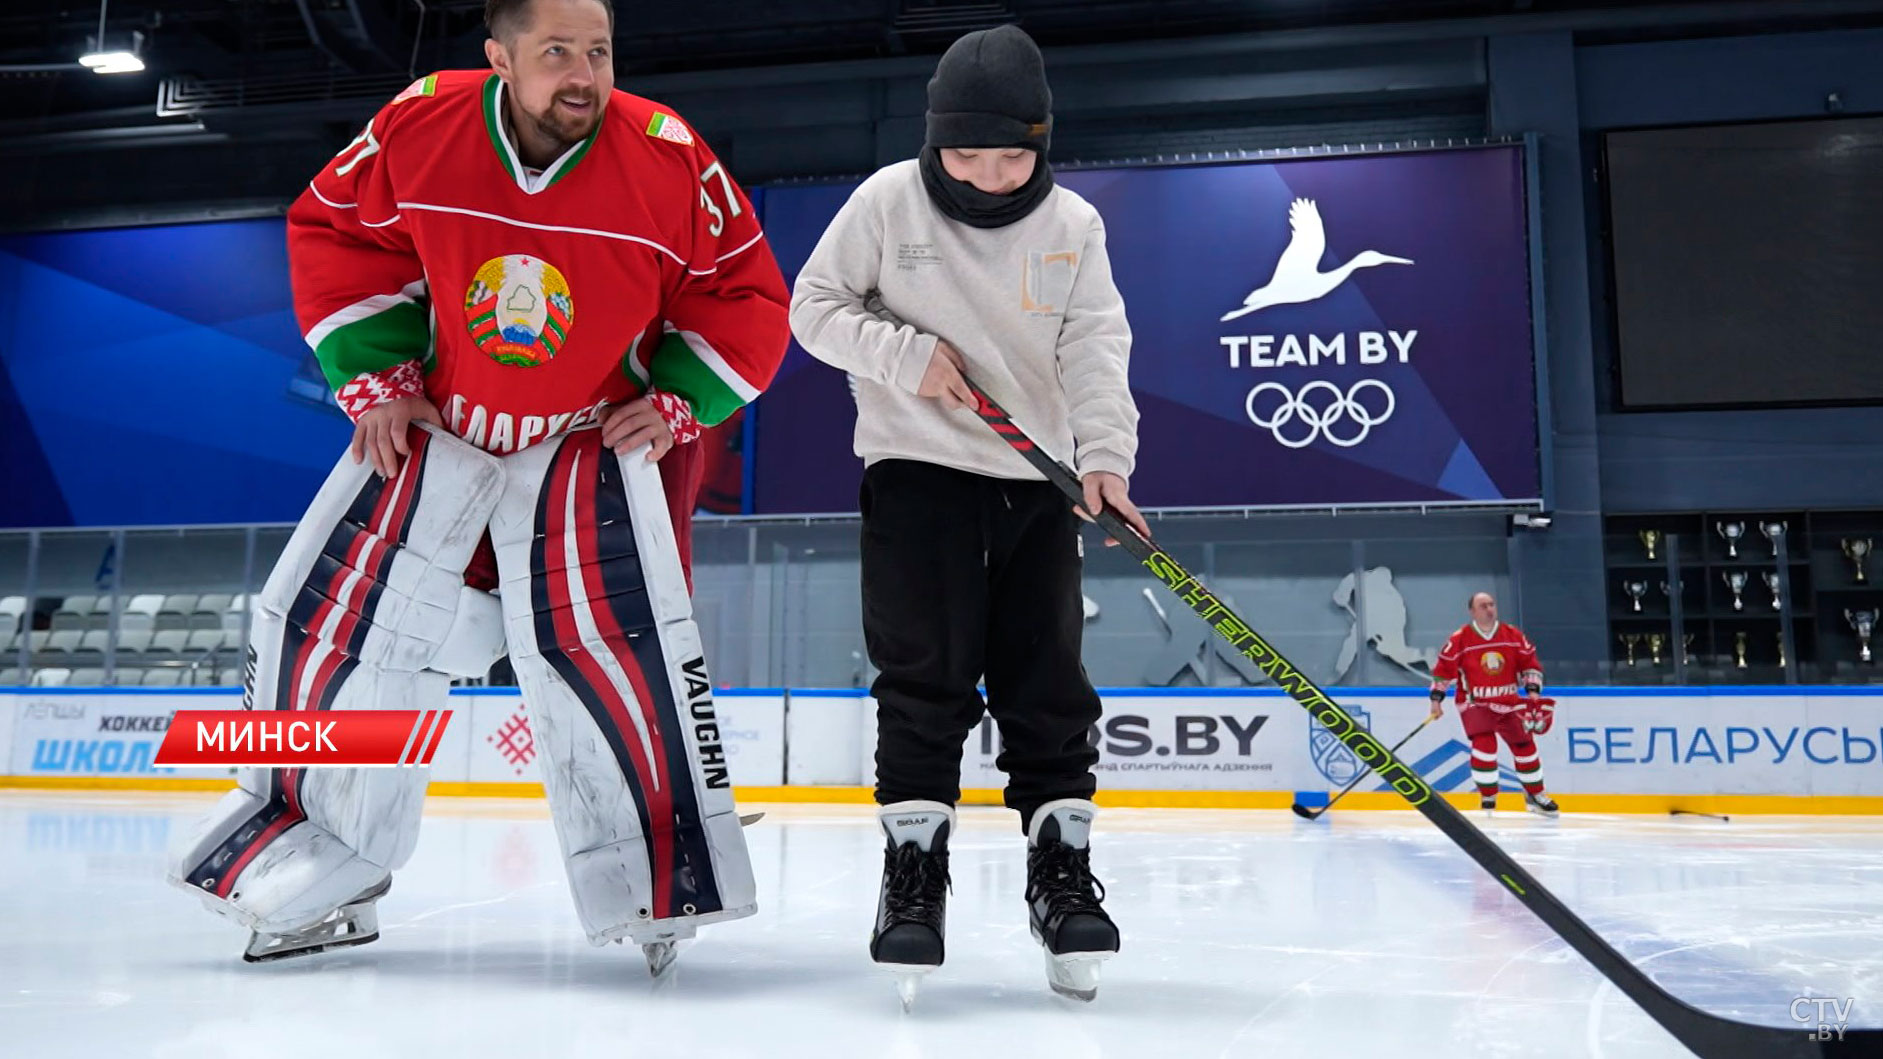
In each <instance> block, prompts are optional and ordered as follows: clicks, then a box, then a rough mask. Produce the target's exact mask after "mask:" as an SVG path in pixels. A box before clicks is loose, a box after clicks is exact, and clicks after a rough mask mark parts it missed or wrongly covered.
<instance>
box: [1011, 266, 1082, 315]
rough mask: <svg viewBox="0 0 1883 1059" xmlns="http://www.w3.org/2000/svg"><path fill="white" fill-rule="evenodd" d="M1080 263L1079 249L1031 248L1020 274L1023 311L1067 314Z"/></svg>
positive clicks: (1026, 312) (1031, 313) (1029, 313)
mask: <svg viewBox="0 0 1883 1059" xmlns="http://www.w3.org/2000/svg"><path fill="white" fill-rule="evenodd" d="M1078 267H1079V252H1078V251H1076V250H1053V251H1047V250H1029V251H1027V255H1026V272H1025V273H1024V274H1022V275H1021V277H1020V311H1021V312H1023V313H1025V314H1026V315H1028V316H1064V315H1066V302H1067V301H1069V300H1071V298H1072V277H1073V275H1074V274H1075V272H1076V271H1077V269H1078Z"/></svg>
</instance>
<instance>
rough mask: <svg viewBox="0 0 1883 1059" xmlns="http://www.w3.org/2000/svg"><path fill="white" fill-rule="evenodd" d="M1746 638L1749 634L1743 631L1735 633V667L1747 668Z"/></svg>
mask: <svg viewBox="0 0 1883 1059" xmlns="http://www.w3.org/2000/svg"><path fill="white" fill-rule="evenodd" d="M1746 639H1747V636H1746V634H1745V633H1743V632H1736V633H1734V634H1733V668H1735V669H1745V668H1746Z"/></svg>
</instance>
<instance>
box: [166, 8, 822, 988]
mask: <svg viewBox="0 0 1883 1059" xmlns="http://www.w3.org/2000/svg"><path fill="white" fill-rule="evenodd" d="M485 21H486V24H487V25H488V27H489V29H490V34H491V36H490V40H489V41H488V42H487V43H486V45H485V54H486V56H487V57H488V59H489V60H490V66H491V68H490V69H489V70H458V71H446V72H443V73H437V74H433V75H431V76H429V77H424V78H421V79H419V80H418V81H416V82H414V83H413V84H412V85H411V86H410V87H409V88H407V89H406V90H405V91H403V92H401V93H399V95H398V96H397V97H395V98H394V99H393V100H392V101H391V102H389V103H387V104H386V105H385V106H384V107H383V108H381V109H380V111H379V113H377V114H376V115H374V117H373V119H372V120H371V121H370V122H368V123H367V125H366V128H365V129H363V130H362V131H361V133H360V135H359V136H358V137H357V138H356V139H354V141H353V142H352V143H350V144H348V145H347V146H346V147H345V148H344V149H343V150H342V151H341V152H340V154H339V156H338V157H336V158H335V159H334V160H333V161H332V162H330V163H329V164H328V165H326V166H324V167H322V169H321V171H320V172H319V173H317V174H315V176H314V179H313V181H312V182H311V183H310V184H309V185H308V189H307V191H306V193H305V194H303V195H302V196H301V197H300V199H298V200H297V201H296V202H295V203H294V206H293V207H292V208H291V209H290V210H289V212H288V224H287V230H288V258H289V265H290V275H291V279H292V281H293V286H294V302H295V310H296V314H297V316H298V317H299V320H300V323H301V326H302V328H303V330H304V333H305V336H306V339H307V342H308V344H309V345H310V346H312V347H313V349H314V353H315V356H316V357H317V358H318V359H319V361H320V364H321V368H322V370H323V371H324V372H325V374H326V377H327V381H328V383H329V384H330V385H332V386H333V389H334V396H335V398H336V400H337V401H338V403H339V404H340V407H341V408H342V409H344V410H345V411H346V413H347V414H348V415H349V416H351V417H352V418H353V420H354V422H355V424H356V428H355V434H354V439H353V447H352V453H351V455H350V458H349V457H343V458H342V459H341V461H340V464H339V466H338V467H336V468H335V469H334V472H333V473H332V475H330V476H329V477H328V479H327V483H326V485H325V486H323V487H322V489H321V491H320V493H319V495H317V496H316V497H315V498H314V500H313V503H312V504H311V505H310V506H309V508H308V511H307V514H306V515H305V516H304V517H303V518H302V519H301V522H300V524H299V526H298V527H297V528H296V530H295V533H294V536H293V537H292V538H291V539H290V540H289V542H288V545H287V547H286V548H285V549H284V550H283V552H282V555H281V558H280V561H279V562H278V563H277V564H276V566H275V569H274V572H273V573H272V574H271V575H270V576H269V578H268V583H267V586H266V587H265V588H264V590H263V591H262V593H261V594H260V595H259V596H258V597H257V599H256V603H255V614H254V621H253V633H252V635H251V637H250V642H249V650H248V667H247V669H248V677H247V680H246V687H245V695H244V705H245V706H246V707H248V708H252V709H262V710H331V709H373V708H381V709H394V708H396V709H420V708H429V709H439V708H442V707H443V706H445V704H446V699H445V696H446V693H447V691H448V688H449V684H450V680H451V676H452V675H454V674H455V675H466V676H478V675H481V674H482V673H484V672H487V671H488V669H489V667H490V666H491V664H492V663H493V662H494V661H495V660H496V659H497V658H498V657H500V656H503V655H506V654H507V655H508V657H509V660H510V666H511V669H512V670H513V671H514V672H515V674H516V677H517V683H518V685H519V686H520V688H521V691H522V694H523V701H524V703H525V704H526V706H527V707H528V709H529V712H530V724H531V727H532V728H533V730H534V733H535V736H536V745H537V746H538V747H539V748H541V749H542V753H541V754H540V756H539V757H538V758H537V763H538V766H539V768H540V769H541V770H542V774H543V784H544V788H545V791H546V793H547V795H548V798H549V806H550V812H551V814H552V815H553V816H554V818H555V823H556V833H557V837H558V839H559V840H560V842H561V845H562V850H563V855H564V857H565V859H566V861H567V865H568V877H569V888H570V891H571V895H572V896H573V897H574V899H575V906H576V912H577V915H578V917H579V918H580V920H581V923H582V926H583V929H584V931H585V932H586V933H587V935H588V936H589V939H590V940H591V941H593V942H594V943H596V944H598V945H599V944H602V943H604V942H607V941H632V942H634V943H635V944H637V945H640V946H641V947H642V949H643V950H644V952H645V954H646V957H647V961H648V966H649V968H650V969H651V970H652V971H654V973H656V974H658V973H660V972H662V971H663V970H665V968H666V967H667V966H668V965H669V964H670V963H671V962H672V960H673V958H674V953H675V946H676V944H677V943H678V942H679V941H681V940H682V939H685V938H688V937H691V936H693V934H694V933H695V931H696V929H697V928H698V927H699V926H701V925H703V924H707V923H716V922H722V921H725V920H731V919H737V918H740V917H743V916H749V915H751V914H753V912H754V911H756V908H757V899H756V888H755V885H754V882H753V879H752V869H751V864H750V861H749V859H748V857H747V853H746V848H745V840H744V838H743V837H742V835H741V834H740V830H739V828H740V821H739V817H738V814H737V812H736V811H735V807H734V805H733V800H732V787H731V781H730V774H729V769H728V768H727V767H726V751H725V748H724V746H723V745H722V743H721V739H720V735H719V727H718V725H717V723H716V721H715V717H714V706H713V700H712V682H711V680H710V677H709V675H708V673H707V669H706V662H705V658H704V656H703V652H702V650H701V647H700V640H699V630H698V628H697V627H696V626H695V624H694V622H693V619H692V609H691V599H690V596H689V593H688V589H687V581H686V575H685V573H684V569H685V566H686V563H687V539H688V538H687V530H688V526H689V517H690V516H691V514H692V511H693V506H694V497H695V496H696V495H697V493H698V490H699V485H700V469H701V462H700V461H699V460H698V459H697V455H698V453H699V449H700V446H699V445H698V444H697V438H698V437H699V434H700V432H701V430H702V429H703V428H704V427H708V426H711V425H713V424H716V423H719V422H722V421H724V420H725V419H727V418H728V417H729V416H731V415H732V413H733V412H735V411H737V410H738V409H739V408H740V407H741V406H743V405H744V404H745V403H746V402H748V401H750V400H751V399H752V398H754V397H756V396H757V395H758V393H759V391H760V390H762V389H763V388H764V387H765V386H766V385H767V384H768V383H769V382H770V381H771V378H772V375H773V373H774V372H775V371H776V370H777V367H778V363H779V361H780V360H781V359H782V358H783V356H784V351H785V345H786V343H787V340H788V327H787V323H786V319H785V314H786V308H785V307H786V301H787V294H786V291H785V285H784V278H783V277H782V276H781V275H780V274H779V271H778V265H777V263H776V262H775V261H774V260H773V258H772V255H771V251H770V249H769V248H768V247H767V245H766V242H765V238H764V235H763V233H762V232H761V231H760V230H759V226H758V220H757V217H756V216H755V214H754V212H753V210H752V204H751V202H750V201H749V200H748V199H747V198H746V197H745V194H744V193H743V192H742V191H741V190H740V189H739V187H738V185H737V184H735V183H734V182H733V180H732V178H731V176H730V175H729V174H728V173H727V172H726V169H725V167H724V166H723V165H722V164H721V163H720V162H719V160H718V159H717V158H715V157H714V156H713V153H712V151H711V150H710V149H709V148H708V147H707V146H706V144H705V142H704V141H703V140H702V139H700V138H699V137H698V136H697V135H695V133H694V132H693V131H692V130H691V129H690V128H688V126H687V124H686V123H685V122H684V121H682V120H681V118H680V116H679V115H678V114H675V113H674V112H673V111H672V110H671V109H670V108H667V107H665V106H662V105H661V104H659V103H657V102H655V101H653V100H650V99H643V98H641V97H639V96H634V95H630V94H628V93H626V92H621V91H618V90H616V89H615V88H614V73H613V56H612V53H611V44H612V41H613V38H614V13H613V10H612V8H611V6H610V5H609V3H608V2H607V0H488V2H487V4H486V7H485ZM656 461H658V470H656ZM492 589H496V590H498V591H497V593H496V594H495V595H493V594H492V592H491V590H492ZM238 783H239V788H238V789H237V790H235V791H232V792H231V793H230V794H229V796H228V797H226V798H225V799H224V800H223V801H222V803H221V804H220V805H218V806H217V808H216V809H215V810H214V811H213V812H212V813H211V814H210V815H209V817H208V818H207V819H205V820H204V821H203V823H202V825H201V826H200V828H199V829H198V831H197V833H196V835H194V836H193V837H192V839H191V840H190V841H189V842H188V843H186V844H185V846H184V848H182V849H181V850H180V851H179V852H178V854H177V856H176V858H175V860H174V861H173V863H172V867H171V873H170V874H171V879H172V881H174V882H176V883H177V884H178V885H180V886H183V887H185V888H186V889H189V890H191V891H193V892H195V893H196V894H197V895H199V896H200V897H201V898H202V899H203V901H204V903H205V904H207V905H208V906H209V908H210V909H211V910H212V911H215V912H217V913H219V914H221V915H224V916H227V917H229V918H231V919H234V920H235V921H237V922H238V923H241V924H242V925H244V926H246V927H248V928H249V929H250V931H251V932H252V935H251V938H250V942H249V948H248V951H247V953H245V956H246V957H247V958H248V959H250V960H270V959H279V958H282V957H287V956H298V955H307V954H310V953H315V952H319V951H322V950H323V949H329V948H335V947H338V946H342V945H357V944H362V943H364V942H368V941H372V940H373V939H374V938H376V937H378V924H377V917H376V913H375V912H374V908H373V906H374V904H375V903H376V902H377V901H378V900H379V899H380V898H381V897H382V896H383V895H384V894H385V893H386V892H387V891H388V889H389V888H390V886H391V883H392V875H393V873H394V872H395V871H397V870H398V869H399V868H401V867H402V866H403V865H404V864H405V862H406V860H407V859H408V858H409V857H410V856H411V854H412V850H413V847H414V844H415V842H416V840H417V832H418V826H419V816H420V810H421V808H422V806H423V804H424V794H425V775H424V773H423V772H420V771H416V770H400V769H313V770H303V769H268V768H255V769H244V770H242V773H241V775H240V776H239V778H238Z"/></svg>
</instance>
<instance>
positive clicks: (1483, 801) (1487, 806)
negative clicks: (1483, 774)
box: [1478, 794, 1497, 816]
mask: <svg viewBox="0 0 1883 1059" xmlns="http://www.w3.org/2000/svg"><path fill="white" fill-rule="evenodd" d="M1478 808H1479V809H1482V810H1484V815H1485V816H1490V815H1491V814H1492V813H1495V812H1497V795H1495V794H1480V795H1478Z"/></svg>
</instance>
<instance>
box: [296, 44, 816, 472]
mask: <svg viewBox="0 0 1883 1059" xmlns="http://www.w3.org/2000/svg"><path fill="white" fill-rule="evenodd" d="M505 91H506V89H505V86H504V84H503V81H502V80H501V79H499V78H498V77H497V76H496V75H495V74H492V73H490V72H488V71H482V72H471V71H458V72H449V73H440V74H434V75H432V76H430V77H426V78H424V79H422V80H420V81H418V82H416V83H414V84H413V85H412V86H411V87H410V88H407V89H406V90H405V91H404V92H401V93H400V94H399V95H398V96H397V97H396V98H395V99H393V100H392V102H391V103H388V104H387V105H386V106H385V107H384V108H383V109H381V110H380V111H379V113H378V114H377V115H376V116H375V117H374V118H373V120H372V121H371V122H369V123H367V126H366V129H365V131H364V132H362V133H360V135H359V137H358V138H357V139H355V140H354V141H353V142H352V143H351V144H349V145H348V146H347V147H346V149H345V150H343V151H341V152H340V154H339V156H338V157H336V158H335V159H334V160H333V161H332V162H331V163H329V164H328V165H327V167H326V168H324V169H322V170H321V172H320V173H319V174H318V175H317V176H315V178H314V180H313V182H312V183H311V184H310V185H309V186H308V189H307V191H306V192H305V193H303V194H302V195H301V197H300V198H299V199H298V200H297V201H296V202H295V203H294V206H293V208H292V209H290V210H289V213H288V250H289V261H290V266H291V273H292V277H293V283H294V306H295V313H296V315H297V317H298V318H299V320H300V325H301V328H302V331H303V332H304V334H305V335H306V338H307V342H308V344H309V345H310V346H312V347H313V348H314V352H315V354H316V356H317V357H318V358H319V360H320V364H321V367H322V369H323V370H324V371H325V373H326V376H327V381H328V383H329V384H330V385H331V386H333V388H334V391H335V394H336V396H337V397H338V398H339V400H340V404H341V407H342V408H344V409H346V411H347V414H348V415H350V416H353V417H355V418H358V416H359V414H360V413H361V412H363V411H365V410H366V409H367V408H370V407H372V406H373V405H374V404H377V403H380V402H382V401H386V400H389V399H392V398H394V397H400V396H406V395H408V394H417V393H422V394H423V395H424V396H426V397H428V398H429V399H430V400H431V401H432V403H433V404H435V405H437V406H438V409H439V411H440V412H441V413H442V414H443V415H444V417H445V420H446V422H447V423H449V424H450V426H451V429H452V430H453V431H454V432H455V433H457V434H458V435H459V436H461V437H464V438H465V439H467V440H469V441H470V442H472V443H473V444H476V445H478V446H480V447H482V448H484V449H487V450H489V451H491V452H496V453H505V452H515V451H517V450H519V449H522V448H524V447H526V446H528V445H529V444H531V443H533V442H536V441H541V440H543V439H545V438H548V437H553V436H555V435H557V434H559V433H562V432H563V431H565V430H568V429H572V428H574V427H578V426H582V425H584V424H586V423H589V422H592V421H594V420H595V419H596V418H598V416H599V414H600V412H601V410H602V408H603V407H605V406H606V405H609V404H618V403H620V402H622V401H625V400H628V399H630V398H632V397H634V396H636V395H638V394H640V393H642V392H644V391H646V390H648V389H653V390H659V391H664V392H667V393H672V394H677V395H678V396H680V397H682V398H684V399H685V401H686V402H687V404H688V405H689V406H690V407H691V410H692V413H693V415H694V417H696V418H697V420H698V421H699V422H701V423H704V424H707V425H709V426H710V425H712V424H714V423H718V422H720V421H721V420H723V419H725V418H726V417H727V416H729V415H731V414H732V413H733V412H734V411H735V410H736V409H738V408H739V406H741V405H743V404H744V403H746V402H748V401H750V400H751V399H752V398H754V397H756V396H757V395H758V393H759V391H760V390H762V389H764V388H765V386H766V385H767V384H768V383H769V382H770V381H771V378H772V375H773V373H774V372H775V371H776V370H777V367H778V363H779V361H780V360H781V359H782V358H783V357H784V352H785V346H786V343H787V341H788V340H789V334H790V330H789V325H788V323H787V322H786V313H787V308H788V305H789V294H788V292H787V291H786V289H785V283H784V278H783V276H782V275H781V274H780V273H779V271H778V264H777V262H776V261H775V260H774V259H773V257H772V253H771V249H770V247H769V246H768V245H767V244H766V242H765V237H764V235H763V233H762V232H761V231H760V230H759V225H758V218H757V217H756V216H755V215H754V213H753V210H752V205H751V203H750V202H749V201H748V200H747V199H746V196H745V194H744V192H742V191H741V190H740V189H739V187H738V185H736V184H734V183H733V181H732V178H731V177H730V176H729V175H727V173H726V171H725V169H724V167H723V166H721V165H720V163H719V162H718V160H717V159H715V158H714V157H713V154H712V152H711V151H710V150H708V149H707V146H706V144H705V143H704V142H702V141H701V140H700V138H699V137H698V135H697V134H695V133H694V132H693V131H692V130H691V129H689V128H688V127H687V125H686V124H685V123H684V122H682V121H681V120H680V118H679V117H678V116H677V115H675V114H674V113H673V112H672V111H671V110H669V109H667V108H665V107H662V106H661V105H659V104H657V103H654V102H651V101H649V100H646V99H642V98H640V97H638V96H632V95H629V94H627V93H625V92H620V91H617V92H614V93H613V94H612V95H611V97H610V98H609V100H608V110H607V113H606V114H605V115H604V117H603V119H602V121H601V123H600V124H599V126H598V127H597V128H596V130H595V132H594V134H592V135H591V136H590V137H589V138H588V140H586V141H585V142H583V143H580V144H577V145H576V146H574V147H573V148H571V149H570V150H569V151H568V153H566V154H565V155H563V156H562V157H561V158H560V159H558V160H557V161H556V162H555V163H554V164H552V165H551V166H550V167H549V168H548V169H547V170H544V171H543V172H542V173H540V174H532V173H531V172H530V171H528V170H526V169H525V168H524V166H523V165H522V163H521V162H520V161H519V159H518V157H517V153H516V149H515V146H514V144H513V143H512V141H511V139H510V136H509V133H508V132H507V130H506V128H505V124H504V122H503V120H502V115H503V112H504V111H503V108H504V93H505Z"/></svg>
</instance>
